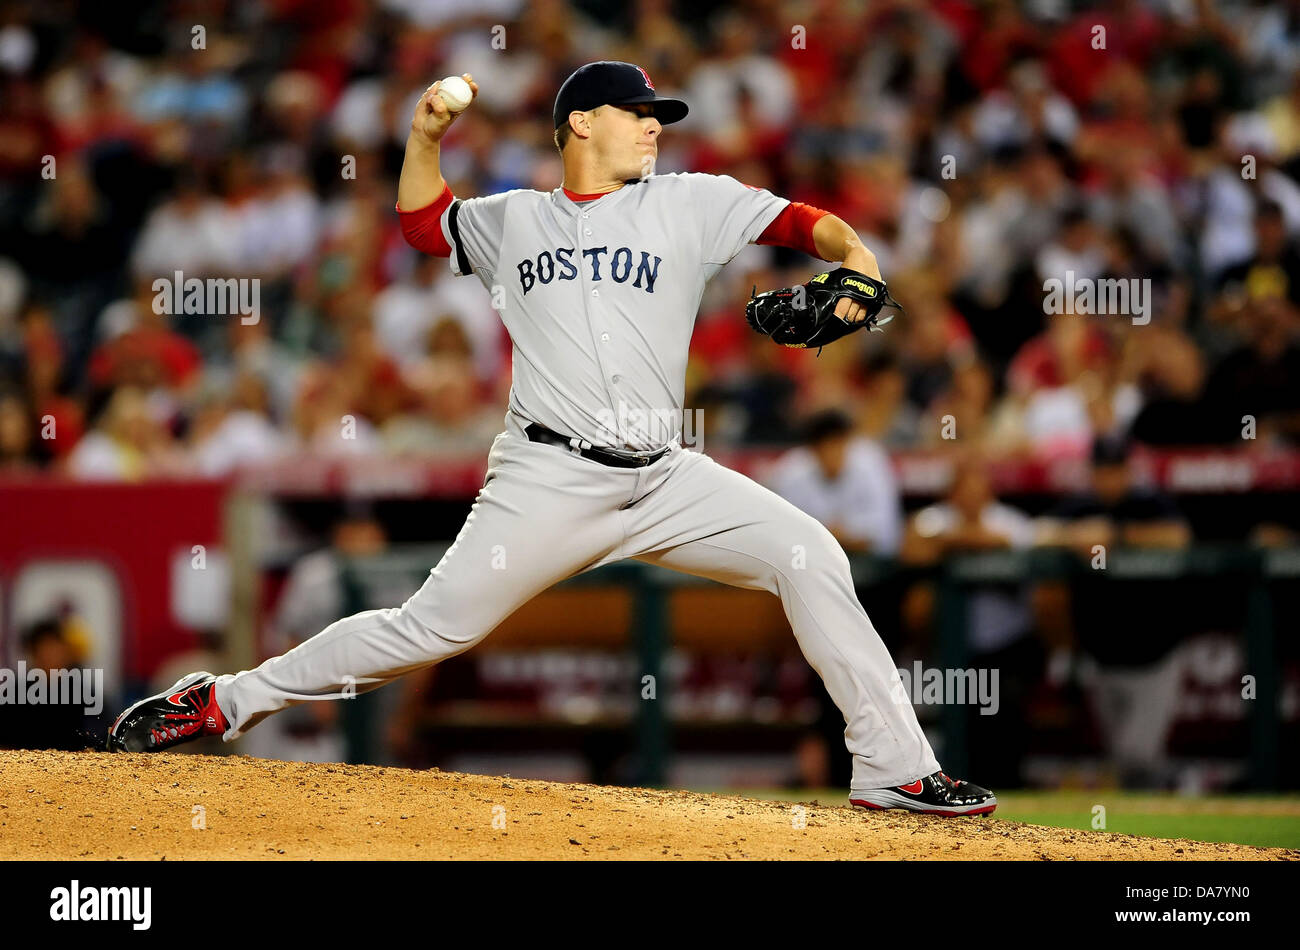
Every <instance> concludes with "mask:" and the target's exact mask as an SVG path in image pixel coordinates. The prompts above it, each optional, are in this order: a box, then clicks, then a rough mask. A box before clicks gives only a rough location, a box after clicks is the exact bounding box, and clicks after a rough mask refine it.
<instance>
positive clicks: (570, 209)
mask: <svg viewBox="0 0 1300 950" xmlns="http://www.w3.org/2000/svg"><path fill="white" fill-rule="evenodd" d="M639 184H641V179H639V178H633V179H631V180H629V181H628V182H627V183H626V184H624V185H623V187H622V188H618V189H616V190H614V191H607V192H604V193H602V194H599V195H595V196H592V195H581V194H578V193H577V192H574V191H569V189H567V188H565V187H564V186H563V185H561V186H560V187H559V188H556V189H555V190H554V191H552V192H551V200H552V201H553V202H554V203H555V205H556V207H557V208H559V209H560V210H562V211H565V212H567V213H568V214H570V215H574V214H580V213H581V212H583V211H585V210H589V209H591V208H608V207H609V206H610V205H613V204H617V203H618V202H620V201H622V200H623V196H624V195H626V194H627V193H628V192H629V191H632V190H633V187H634V186H636V185H639ZM583 199H587V200H583Z"/></svg>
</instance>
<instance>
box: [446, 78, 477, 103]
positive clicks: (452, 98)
mask: <svg viewBox="0 0 1300 950" xmlns="http://www.w3.org/2000/svg"><path fill="white" fill-rule="evenodd" d="M438 95H440V96H442V101H443V102H445V103H447V108H448V109H450V110H451V111H452V112H464V111H465V107H466V106H468V105H469V104H470V100H472V99H473V98H474V94H473V93H472V92H470V88H469V83H467V82H466V81H465V80H463V79H461V78H460V77H459V76H448V77H447V78H446V79H444V80H443V81H442V83H441V85H439V86H438Z"/></svg>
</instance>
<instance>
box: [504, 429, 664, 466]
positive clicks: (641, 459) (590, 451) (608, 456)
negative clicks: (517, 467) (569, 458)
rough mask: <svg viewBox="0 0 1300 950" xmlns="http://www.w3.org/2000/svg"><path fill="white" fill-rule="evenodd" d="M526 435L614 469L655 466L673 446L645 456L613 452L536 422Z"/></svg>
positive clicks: (533, 439)
mask: <svg viewBox="0 0 1300 950" xmlns="http://www.w3.org/2000/svg"><path fill="white" fill-rule="evenodd" d="M524 433H525V434H526V435H527V436H528V438H529V440H530V441H532V442H544V443H546V444H547V445H558V446H559V447H560V448H562V449H569V450H570V451H575V450H576V452H577V454H578V455H581V456H582V457H583V458H588V459H591V460H592V461H593V462H599V463H600V464H601V465H609V466H612V467H614V468H645V467H646V466H647V465H653V464H654V463H655V462H657V461H659V460H660V459H661V458H663V457H664V456H665V455H667V454H668V450H669V449H670V448H672V446H664V447H663V448H662V449H659V450H658V451H657V452H649V453H646V454H644V455H633V454H622V453H619V452H611V451H610V450H608V449H598V448H596V447H595V446H594V445H592V444H591V443H589V442H582V441H580V440H578V439H569V438H566V437H564V436H562V435H560V433H558V432H552V431H551V430H550V429H548V428H546V426H543V425H538V424H537V423H536V422H530V423H529V424H528V425H526V426H524Z"/></svg>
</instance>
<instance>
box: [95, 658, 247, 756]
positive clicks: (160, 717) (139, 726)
mask: <svg viewBox="0 0 1300 950" xmlns="http://www.w3.org/2000/svg"><path fill="white" fill-rule="evenodd" d="M216 682H217V678H216V677H215V676H213V675H212V674H211V673H190V674H189V675H188V676H183V677H181V678H180V679H179V680H177V681H176V683H175V684H173V685H172V688H171V689H169V690H167V691H165V692H162V693H159V694H158V695H157V696H150V697H148V698H147V699H142V700H140V701H139V702H138V703H136V704H135V705H134V706H131V707H129V708H128V709H127V710H126V712H124V713H122V715H120V716H118V717H117V718H116V719H115V720H113V725H112V726H111V727H110V728H109V730H108V751H110V752H161V751H162V750H164V749H170V748H171V747H172V746H174V745H180V744H181V743H182V742H189V741H190V740H191V739H200V738H202V737H203V736H219V735H221V734H222V733H223V732H225V731H226V730H227V729H228V728H230V726H229V724H228V723H227V722H226V717H225V716H224V715H222V713H221V709H220V708H219V707H218V706H217V697H216V690H215V688H214V687H215V686H216Z"/></svg>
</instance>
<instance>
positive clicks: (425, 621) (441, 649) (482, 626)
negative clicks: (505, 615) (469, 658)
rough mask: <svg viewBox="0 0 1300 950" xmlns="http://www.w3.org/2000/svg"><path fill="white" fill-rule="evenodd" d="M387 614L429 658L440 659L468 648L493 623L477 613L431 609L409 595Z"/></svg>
mask: <svg viewBox="0 0 1300 950" xmlns="http://www.w3.org/2000/svg"><path fill="white" fill-rule="evenodd" d="M442 606H444V607H445V605H442ZM389 613H390V614H391V615H392V616H391V617H390V619H391V621H392V623H393V624H394V626H396V627H397V628H398V629H400V630H401V631H402V632H403V633H404V634H405V635H406V636H407V637H408V638H409V639H410V640H412V641H414V642H417V643H419V644H420V645H421V647H422V648H423V649H425V650H426V651H427V652H428V655H429V656H430V658H433V659H444V658H446V657H449V656H454V655H456V654H457V653H462V652H464V651H465V650H468V649H469V648H470V647H472V646H474V645H475V644H476V643H478V642H479V641H481V640H483V639H484V638H485V637H487V635H488V634H489V633H491V632H492V630H493V629H494V628H495V626H496V624H495V623H491V624H489V623H487V622H485V621H483V620H482V619H481V618H480V617H478V615H477V612H467V613H465V614H462V615H460V616H456V615H455V614H449V613H448V611H446V610H445V609H438V610H435V609H432V605H430V604H427V603H421V602H420V601H418V600H417V599H416V597H411V598H410V599H409V600H407V602H406V603H404V604H402V606H401V607H396V608H393V609H392V610H391V611H389Z"/></svg>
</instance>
